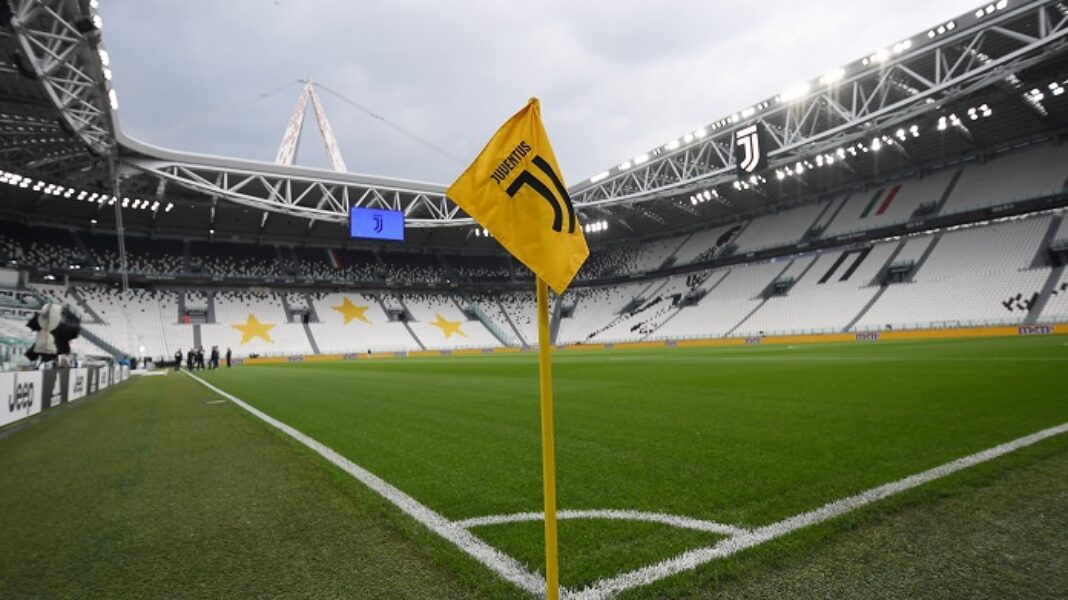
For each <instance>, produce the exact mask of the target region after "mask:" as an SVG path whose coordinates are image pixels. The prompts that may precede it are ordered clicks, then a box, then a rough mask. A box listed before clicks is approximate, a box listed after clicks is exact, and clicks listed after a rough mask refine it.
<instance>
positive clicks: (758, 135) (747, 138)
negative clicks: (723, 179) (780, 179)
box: [734, 122, 768, 178]
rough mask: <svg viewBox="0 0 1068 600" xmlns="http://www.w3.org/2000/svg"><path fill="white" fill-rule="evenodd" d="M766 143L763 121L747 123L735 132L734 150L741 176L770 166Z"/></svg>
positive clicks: (746, 175)
mask: <svg viewBox="0 0 1068 600" xmlns="http://www.w3.org/2000/svg"><path fill="white" fill-rule="evenodd" d="M765 145H766V144H765V143H764V124H763V123H759V122H757V123H753V124H751V125H746V126H745V127H742V128H741V129H739V130H737V131H735V132H734V150H735V156H736V157H737V162H736V164H737V166H738V177H739V178H745V177H748V176H749V175H752V174H753V173H756V172H757V171H762V170H764V169H766V168H767V167H768V156H767V153H766V152H765V150H764V148H765Z"/></svg>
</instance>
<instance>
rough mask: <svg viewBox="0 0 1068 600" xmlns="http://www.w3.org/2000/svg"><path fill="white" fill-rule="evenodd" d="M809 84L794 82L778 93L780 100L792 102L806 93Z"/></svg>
mask: <svg viewBox="0 0 1068 600" xmlns="http://www.w3.org/2000/svg"><path fill="white" fill-rule="evenodd" d="M809 89H810V86H809V85H808V84H807V83H795V84H793V85H791V86H790V87H788V88H786V91H785V92H783V93H781V94H779V101H780V102H793V101H794V100H797V99H798V98H801V97H802V96H804V95H805V94H807V93H808V91H809Z"/></svg>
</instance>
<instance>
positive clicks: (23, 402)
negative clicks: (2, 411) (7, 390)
mask: <svg viewBox="0 0 1068 600" xmlns="http://www.w3.org/2000/svg"><path fill="white" fill-rule="evenodd" d="M32 406H33V384H32V383H20V384H18V385H16V386H15V393H14V394H13V395H11V396H9V397H8V400H7V409H8V411H9V412H12V413H15V412H19V411H26V412H27V413H29V412H30V408H32Z"/></svg>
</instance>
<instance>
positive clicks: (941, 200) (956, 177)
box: [926, 169, 964, 246]
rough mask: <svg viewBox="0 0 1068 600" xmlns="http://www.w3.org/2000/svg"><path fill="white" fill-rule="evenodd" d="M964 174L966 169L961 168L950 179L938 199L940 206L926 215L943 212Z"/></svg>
mask: <svg viewBox="0 0 1068 600" xmlns="http://www.w3.org/2000/svg"><path fill="white" fill-rule="evenodd" d="M963 174H964V169H960V170H958V171H957V172H956V173H954V174H953V178H952V179H950V180H949V185H947V186H946V191H944V192H942V197H941V198H939V199H938V206H936V207H935V208H934V210H932V211H931V212H930V213H929V214H928V215H926V216H934V215H937V214H941V212H942V209H943V208H945V207H946V203H947V202H949V197H950V196H951V195H952V194H953V190H954V189H955V188H956V187H957V182H958V181H960V176H961V175H963ZM933 245H934V244H932V246H933Z"/></svg>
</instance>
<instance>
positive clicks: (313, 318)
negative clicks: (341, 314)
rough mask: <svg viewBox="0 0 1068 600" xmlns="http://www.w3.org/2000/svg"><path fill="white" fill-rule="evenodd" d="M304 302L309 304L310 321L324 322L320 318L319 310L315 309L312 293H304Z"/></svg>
mask: <svg viewBox="0 0 1068 600" xmlns="http://www.w3.org/2000/svg"><path fill="white" fill-rule="evenodd" d="M304 303H305V304H307V305H308V322H309V323H322V321H320V320H319V311H317V310H316V309H315V302H312V297H311V294H304Z"/></svg>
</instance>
